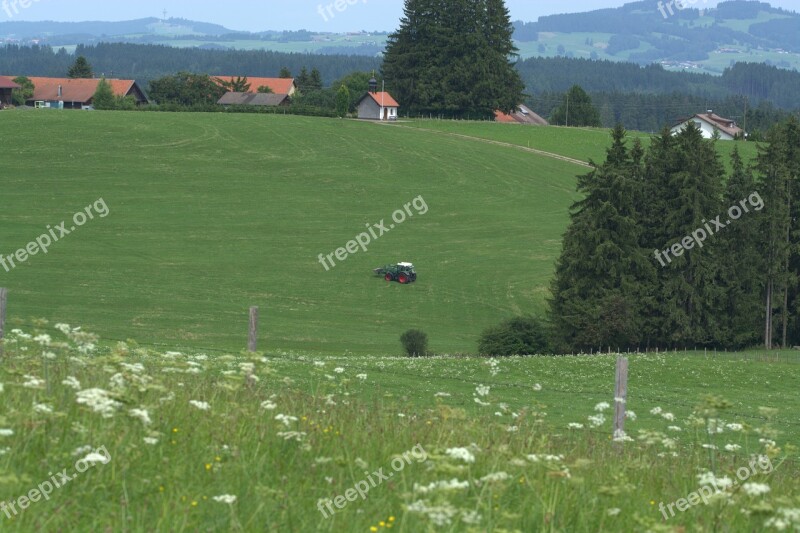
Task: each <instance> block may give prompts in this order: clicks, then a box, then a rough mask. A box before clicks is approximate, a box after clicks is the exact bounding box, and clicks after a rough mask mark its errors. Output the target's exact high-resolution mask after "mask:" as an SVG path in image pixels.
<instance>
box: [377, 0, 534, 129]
mask: <svg viewBox="0 0 800 533" xmlns="http://www.w3.org/2000/svg"><path fill="white" fill-rule="evenodd" d="M512 35H513V26H512V24H511V18H510V14H509V12H508V9H507V8H506V6H505V2H504V1H503V0H406V2H405V6H404V16H403V18H402V19H401V22H400V28H399V29H398V30H397V32H395V33H394V34H392V35H391V36H390V37H389V43H388V45H387V48H386V54H385V56H384V63H383V67H382V73H383V76H384V78H385V79H386V83H387V89H388V90H390V91H391V92H392V93H393V94H394V96H395V97H396V98H397V99H398V100H399V101H400V104H401V106H403V107H404V108H406V109H407V110H408V111H409V112H410V113H411V114H416V113H419V114H429V113H430V114H436V115H444V116H448V117H465V118H491V117H492V116H493V115H494V111H496V110H498V109H500V110H503V111H511V110H512V109H514V108H515V107H516V106H517V105H518V104H520V103H521V102H522V101H523V90H524V84H523V83H522V80H521V78H520V76H519V74H518V73H517V71H516V69H515V63H514V60H515V58H516V52H517V50H516V48H515V46H514V42H513V39H512Z"/></svg>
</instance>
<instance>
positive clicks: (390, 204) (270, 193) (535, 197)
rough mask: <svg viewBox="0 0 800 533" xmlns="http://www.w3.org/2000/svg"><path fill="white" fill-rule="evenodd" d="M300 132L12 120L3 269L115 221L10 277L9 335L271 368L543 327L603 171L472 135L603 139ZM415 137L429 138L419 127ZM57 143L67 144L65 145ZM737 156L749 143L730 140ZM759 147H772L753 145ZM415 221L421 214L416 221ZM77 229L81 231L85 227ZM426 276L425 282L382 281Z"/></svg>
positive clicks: (314, 123) (282, 123)
mask: <svg viewBox="0 0 800 533" xmlns="http://www.w3.org/2000/svg"><path fill="white" fill-rule="evenodd" d="M402 125H403V126H411V128H409V127H402V128H397V127H385V126H378V125H375V124H371V123H364V122H354V121H342V120H328V119H314V118H302V117H291V116H261V115H224V114H160V113H114V112H109V113H66V112H65V113H58V112H52V113H51V112H4V113H3V114H2V116H0V135H2V138H3V143H4V153H3V157H2V159H0V173H2V176H3V179H2V180H0V198H2V199H3V209H2V210H0V253H1V254H4V255H6V256H8V255H11V254H13V253H15V251H16V250H18V249H20V248H23V247H25V246H26V245H27V244H28V243H29V242H31V241H33V240H34V239H36V238H37V237H38V236H40V235H41V234H42V233H46V228H47V226H48V225H50V226H53V227H55V226H56V225H58V224H59V223H60V222H61V221H64V220H67V221H68V220H70V219H71V217H72V216H73V213H75V212H77V211H81V210H83V209H84V207H86V206H88V205H90V204H91V203H93V202H95V201H96V200H98V199H99V198H102V199H103V200H104V201H105V203H106V204H107V206H108V209H109V210H110V215H109V216H107V217H105V218H95V219H94V220H91V221H89V222H88V223H87V224H86V225H85V226H83V227H80V228H78V229H77V231H75V232H73V233H71V234H70V235H68V236H66V237H64V238H63V240H61V241H60V242H57V243H55V244H54V245H53V246H51V248H50V251H49V253H48V254H47V255H42V254H38V255H37V256H34V257H30V258H29V259H28V261H27V262H25V263H24V264H21V265H20V266H18V267H17V268H15V269H13V270H11V271H10V272H6V271H5V270H3V269H2V268H0V286H5V287H7V288H8V289H9V290H10V297H9V319H10V320H11V323H12V324H16V325H18V326H22V327H25V326H27V325H30V324H31V321H32V320H33V319H35V318H46V319H49V320H50V321H53V322H57V321H64V320H71V321H75V322H80V323H81V324H83V325H84V326H85V327H87V328H89V329H90V330H92V331H96V332H98V333H100V334H101V335H102V336H103V337H104V338H106V339H119V340H125V339H128V338H133V339H136V340H137V341H139V342H142V343H160V344H163V345H168V346H171V347H174V346H187V347H196V348H204V349H236V350H238V349H240V348H241V347H242V346H243V345H244V342H245V334H246V327H247V309H248V308H249V307H250V306H251V305H257V306H260V307H261V310H262V331H261V333H262V345H261V347H262V348H263V349H264V350H267V351H269V352H270V353H320V354H326V355H338V354H349V353H352V354H361V355H366V354H376V355H377V354H384V355H394V354H398V353H399V351H400V346H399V343H398V338H399V336H400V334H401V333H402V332H403V331H405V330H407V329H410V328H413V327H420V328H423V329H424V330H425V331H426V332H427V333H428V334H429V336H430V339H431V349H432V350H433V351H435V352H436V353H474V352H475V350H476V349H477V346H476V341H477V337H478V335H479V334H480V333H481V331H482V330H483V329H485V328H486V327H488V326H491V325H494V324H496V323H499V322H500V321H502V320H504V319H506V318H509V317H512V316H516V315H520V314H526V313H532V314H541V313H542V312H543V311H544V306H545V299H546V297H547V293H548V287H549V280H550V277H551V273H552V269H553V264H554V261H555V259H556V257H557V256H558V254H559V252H560V239H561V235H562V233H563V232H564V230H565V228H566V225H567V222H568V208H569V206H570V204H571V203H572V202H573V201H574V200H575V199H576V193H575V191H574V184H575V176H576V175H577V174H579V173H583V172H585V169H584V168H582V167H580V166H578V165H575V164H570V163H567V162H563V161H558V160H554V159H551V158H547V157H542V156H539V155H536V154H531V153H525V152H522V151H519V150H515V149H514V148H509V147H503V146H495V145H490V144H484V143H481V142H479V141H475V140H469V139H463V138H457V137H451V136H446V135H442V134H441V133H437V132H435V131H424V129H437V130H442V131H453V132H459V133H463V134H466V135H472V136H475V137H484V138H487V139H497V140H501V141H504V142H509V143H512V144H519V145H521V146H528V145H529V146H531V147H534V148H537V149H540V150H545V151H551V152H555V153H559V154H563V155H568V156H571V157H575V158H578V159H581V160H584V161H588V160H589V159H590V158H592V159H595V160H597V161H601V160H602V159H603V155H604V149H605V146H606V145H607V144H608V142H609V136H608V132H606V131H602V130H573V129H566V128H520V127H516V126H503V125H493V124H480V123H444V122H436V121H418V122H411V123H406V124H402ZM412 128H415V129H412ZM56 140H57V142H56ZM720 146H721V150H728V149H730V146H731V145H730V143H727V144H726V143H720ZM740 147H741V148H740V149H742V150H745V151H746V150H748V149H750V150H754V147H753V145H740ZM418 197H422V198H423V199H424V203H425V205H426V206H427V208H428V211H427V212H426V213H425V214H424V215H420V214H416V216H414V217H410V218H409V219H408V220H407V221H406V222H404V223H403V224H401V225H397V227H396V228H395V229H393V230H391V231H390V232H389V233H387V234H386V235H383V236H382V237H380V238H379V239H378V240H375V241H374V242H372V243H371V244H370V245H369V247H368V250H367V252H363V251H359V252H358V253H356V254H355V255H352V256H350V257H349V258H348V259H347V260H346V261H344V262H341V263H339V262H338V261H337V263H339V264H337V266H336V267H335V268H333V269H331V270H330V271H326V270H325V268H324V267H323V266H322V265H321V264H320V263H319V262H318V256H319V254H324V255H328V254H331V253H332V252H334V251H335V250H337V249H338V248H340V247H344V246H345V245H346V244H347V242H348V241H350V240H351V239H353V238H355V237H356V235H358V234H359V233H361V232H363V231H366V225H373V224H378V223H379V222H380V221H382V220H385V221H386V226H387V228H388V226H389V225H390V224H391V223H392V221H391V216H392V214H393V212H394V211H395V210H397V209H403V206H404V205H405V204H407V203H408V202H411V201H412V200H413V199H414V198H418ZM412 211H414V210H413V209H412ZM67 227H69V224H68V225H67ZM396 261H413V262H414V263H415V264H416V265H417V267H418V270H419V273H420V279H419V282H418V283H417V284H416V285H413V286H409V287H400V286H398V285H396V284H392V285H388V284H386V283H384V282H382V281H381V280H378V279H375V278H374V277H373V276H372V272H371V271H372V269H374V268H377V267H379V266H382V265H384V264H387V263H391V262H396Z"/></svg>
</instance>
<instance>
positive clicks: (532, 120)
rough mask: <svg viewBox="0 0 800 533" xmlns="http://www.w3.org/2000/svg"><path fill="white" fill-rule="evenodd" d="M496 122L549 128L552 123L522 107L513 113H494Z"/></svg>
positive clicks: (526, 107)
mask: <svg viewBox="0 0 800 533" xmlns="http://www.w3.org/2000/svg"><path fill="white" fill-rule="evenodd" d="M494 120H495V121H496V122H502V123H505V124H526V125H529V126H549V125H550V123H549V122H547V121H546V120H545V119H543V118H542V117H540V116H539V115H537V114H536V113H534V112H533V111H532V110H531V109H530V108H529V107H528V106H525V105H520V106H519V107H517V110H516V111H514V112H513V113H511V114H510V115H509V114H506V113H503V112H502V111H495V112H494Z"/></svg>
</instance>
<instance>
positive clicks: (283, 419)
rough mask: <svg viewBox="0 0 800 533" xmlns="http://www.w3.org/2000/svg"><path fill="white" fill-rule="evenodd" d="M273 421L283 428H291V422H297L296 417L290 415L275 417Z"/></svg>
mask: <svg viewBox="0 0 800 533" xmlns="http://www.w3.org/2000/svg"><path fill="white" fill-rule="evenodd" d="M275 420H277V421H279V422H281V423H282V424H283V425H284V426H286V427H287V428H288V427H289V426H291V424H292V422H297V417H296V416H290V415H277V416H276V417H275Z"/></svg>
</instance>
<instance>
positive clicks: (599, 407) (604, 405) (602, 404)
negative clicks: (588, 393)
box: [594, 402, 611, 413]
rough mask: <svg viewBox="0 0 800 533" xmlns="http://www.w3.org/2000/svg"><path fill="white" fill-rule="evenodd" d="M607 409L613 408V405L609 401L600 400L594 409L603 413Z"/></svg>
mask: <svg viewBox="0 0 800 533" xmlns="http://www.w3.org/2000/svg"><path fill="white" fill-rule="evenodd" d="M607 409H611V405H609V403H608V402H600V403H598V404H597V405H595V406H594V410H595V411H597V412H598V413H602V412H603V411H605V410H607Z"/></svg>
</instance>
